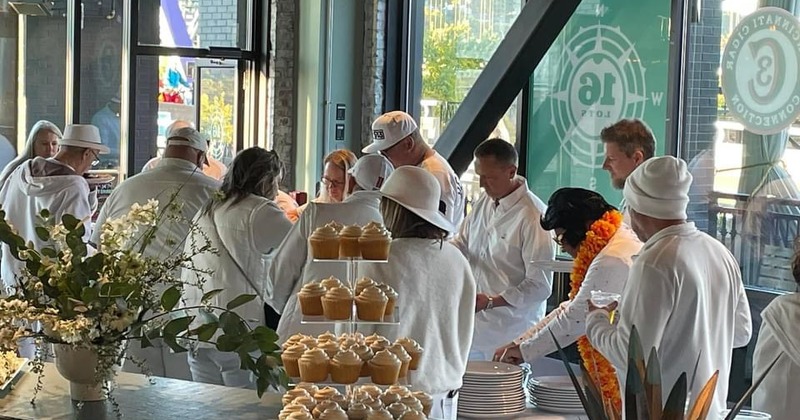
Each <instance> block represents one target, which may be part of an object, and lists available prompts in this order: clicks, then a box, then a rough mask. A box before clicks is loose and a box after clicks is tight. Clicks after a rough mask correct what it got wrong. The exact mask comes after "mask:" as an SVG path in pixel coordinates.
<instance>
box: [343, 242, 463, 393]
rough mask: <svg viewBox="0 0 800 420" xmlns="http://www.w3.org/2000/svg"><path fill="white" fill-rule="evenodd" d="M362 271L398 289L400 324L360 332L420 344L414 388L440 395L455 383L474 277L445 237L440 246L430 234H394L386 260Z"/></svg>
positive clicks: (460, 371)
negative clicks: (423, 237)
mask: <svg viewBox="0 0 800 420" xmlns="http://www.w3.org/2000/svg"><path fill="white" fill-rule="evenodd" d="M361 274H362V275H365V276H367V277H370V278H372V279H374V280H375V281H377V282H383V283H387V284H389V285H391V286H392V287H393V288H394V289H395V290H396V291H397V294H398V298H397V306H398V309H399V311H400V325H399V326H381V327H377V328H375V327H372V328H371V329H369V328H359V331H361V332H364V333H365V334H367V333H368V332H371V331H375V332H377V333H378V334H381V335H383V336H385V337H386V338H388V339H389V340H395V339H397V338H400V337H410V338H413V339H414V340H416V341H417V342H418V343H419V344H420V345H421V346H422V347H423V348H424V349H425V351H424V352H423V354H422V358H421V360H420V364H419V368H418V369H417V371H416V372H414V371H412V373H411V374H410V382H411V384H412V385H413V387H414V389H415V390H421V391H425V392H428V393H430V394H439V393H442V392H447V391H451V390H454V389H458V388H460V387H461V377H462V376H463V375H464V371H465V370H466V367H467V358H468V356H469V349H470V344H471V342H472V332H473V326H474V320H475V279H474V278H473V276H472V271H471V270H470V268H469V264H468V263H467V260H466V259H465V258H464V256H463V255H461V252H459V251H458V249H456V247H454V246H453V245H451V244H449V243H447V242H445V243H444V244H442V246H441V248H440V244H439V243H438V242H437V241H433V240H430V239H417V238H401V239H395V240H394V241H392V248H391V251H390V254H389V262H388V263H387V264H365V265H363V268H362V269H361ZM360 327H361V326H360ZM363 327H367V326H366V325H364V326H363Z"/></svg>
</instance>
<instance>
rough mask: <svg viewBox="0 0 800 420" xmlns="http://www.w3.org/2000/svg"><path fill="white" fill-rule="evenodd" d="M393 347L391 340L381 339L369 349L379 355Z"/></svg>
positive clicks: (374, 342)
mask: <svg viewBox="0 0 800 420" xmlns="http://www.w3.org/2000/svg"><path fill="white" fill-rule="evenodd" d="M391 346H392V343H391V342H390V341H389V340H387V339H385V338H383V337H381V338H380V339H378V340H375V341H373V342H372V344H370V345H369V348H370V349H372V352H373V353H377V352H379V351H381V350H386V349H388V348H389V347H391Z"/></svg>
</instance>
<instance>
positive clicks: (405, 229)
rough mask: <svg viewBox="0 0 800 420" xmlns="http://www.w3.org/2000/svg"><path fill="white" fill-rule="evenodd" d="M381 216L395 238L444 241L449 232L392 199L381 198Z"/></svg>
mask: <svg viewBox="0 0 800 420" xmlns="http://www.w3.org/2000/svg"><path fill="white" fill-rule="evenodd" d="M381 215H382V216H383V223H384V224H385V225H386V229H388V230H389V232H391V233H392V237H393V238H424V239H436V240H438V241H444V239H445V238H447V231H445V230H444V229H442V228H440V227H438V226H435V225H434V224H432V223H431V222H429V221H427V220H425V219H423V218H421V217H419V216H417V215H416V214H414V213H412V212H411V211H410V210H408V209H407V208H405V207H403V206H401V205H400V204H398V203H397V202H396V201H394V200H392V199H391V198H386V197H383V198H381Z"/></svg>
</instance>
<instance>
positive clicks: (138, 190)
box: [92, 127, 220, 380]
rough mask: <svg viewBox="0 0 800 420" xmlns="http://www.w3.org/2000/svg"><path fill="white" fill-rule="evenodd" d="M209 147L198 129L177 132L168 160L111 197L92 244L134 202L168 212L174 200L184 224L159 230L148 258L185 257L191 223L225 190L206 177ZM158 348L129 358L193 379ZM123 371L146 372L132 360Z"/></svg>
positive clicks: (178, 360) (133, 350) (180, 357)
mask: <svg viewBox="0 0 800 420" xmlns="http://www.w3.org/2000/svg"><path fill="white" fill-rule="evenodd" d="M207 147H208V142H207V141H206V137H205V136H204V135H203V134H201V133H200V132H198V131H197V130H195V129H194V128H191V127H183V128H179V129H177V130H175V131H174V132H173V133H172V134H171V135H170V137H169V138H168V139H167V148H166V150H165V151H164V158H163V159H162V160H161V162H160V163H159V164H158V166H157V167H156V168H154V169H152V170H150V171H147V172H142V173H140V174H138V175H136V176H133V177H131V178H129V179H127V180H125V181H124V182H122V183H121V184H120V185H119V186H118V187H117V188H115V189H114V192H112V193H111V196H109V197H108V200H106V202H105V204H104V205H103V208H102V210H100V215H99V216H98V218H97V225H96V226H97V229H96V230H95V232H94V234H93V235H92V241H93V242H94V243H95V244H99V243H100V234H101V233H102V226H103V223H104V222H105V221H106V220H107V219H114V218H118V217H120V216H122V215H124V214H127V213H128V211H129V210H130V208H131V206H132V205H133V204H134V203H140V204H144V203H146V202H147V200H149V199H156V200H158V202H159V207H160V208H164V207H165V206H167V205H168V204H169V203H170V202H171V200H174V203H177V204H180V209H181V219H180V220H170V221H169V222H168V223H163V224H162V225H161V226H159V229H158V232H157V233H156V236H155V237H154V238H153V240H152V243H151V244H150V245H149V246H148V247H147V248H146V249H145V252H144V253H145V255H146V256H149V257H153V258H161V257H163V256H165V255H169V254H170V253H173V252H175V251H177V252H182V251H183V248H184V241H185V240H186V237H187V235H188V232H189V225H190V222H191V220H192V219H193V218H194V216H195V214H197V211H198V210H199V209H200V208H201V207H202V206H203V205H205V204H206V203H207V202H208V201H209V200H210V199H211V196H212V194H213V193H214V191H216V190H218V189H219V187H220V183H219V181H217V180H214V179H211V178H209V177H207V176H205V175H204V174H203V172H202V169H201V168H202V165H203V163H204V162H205V159H206V149H207ZM178 275H180V273H179V274H178ZM153 345H154V347H150V348H146V349H142V348H140V347H139V346H138V344H131V346H130V347H129V348H128V355H130V356H133V357H134V358H136V359H138V360H141V361H144V363H145V366H146V367H147V368H148V369H149V370H150V371H151V373H152V374H153V375H156V376H165V377H169V378H178V379H186V380H191V379H192V377H191V374H190V372H189V365H188V363H187V361H186V355H185V354H174V353H171V352H170V349H169V347H167V346H166V345H164V344H163V343H162V342H161V340H155V341H153ZM123 369H124V370H126V371H132V372H137V373H138V372H141V371H142V370H141V369H140V368H139V367H137V366H135V365H134V364H133V363H130V362H128V361H126V365H125V366H124V368H123Z"/></svg>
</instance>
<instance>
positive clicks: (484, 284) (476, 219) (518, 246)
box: [453, 176, 556, 358]
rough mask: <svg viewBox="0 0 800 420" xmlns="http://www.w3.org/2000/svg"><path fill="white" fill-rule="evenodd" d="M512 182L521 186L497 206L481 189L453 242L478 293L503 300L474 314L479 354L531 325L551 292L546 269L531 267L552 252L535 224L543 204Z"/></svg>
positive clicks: (487, 353)
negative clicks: (468, 270) (460, 253)
mask: <svg viewBox="0 0 800 420" xmlns="http://www.w3.org/2000/svg"><path fill="white" fill-rule="evenodd" d="M517 180H518V182H521V185H520V186H519V187H518V188H517V189H516V190H514V191H513V192H511V194H509V195H507V196H506V197H503V198H502V199H500V204H499V206H497V207H495V203H494V200H493V199H492V198H490V197H489V196H488V195H486V193H483V194H482V195H481V197H480V198H479V199H478V201H477V202H476V203H475V206H474V207H473V209H472V212H471V213H470V214H469V216H468V217H467V218H466V219H465V220H464V223H462V224H461V228H460V230H459V233H458V235H457V236H456V238H455V239H454V240H453V244H454V245H455V246H457V247H458V248H459V249H460V250H461V252H462V253H463V254H464V256H466V257H467V260H468V261H469V264H470V267H472V272H473V273H474V275H475V281H476V283H477V288H478V292H479V293H486V294H488V295H491V296H493V295H500V296H502V297H503V298H504V299H505V300H506V301H507V302H508V303H509V306H504V307H495V308H494V309H490V310H486V311H481V312H478V313H477V314H476V315H475V335H474V337H473V344H472V350H473V351H479V352H481V353H483V356H484V358H491V357H492V355H493V354H494V349H496V348H497V347H498V346H500V345H503V344H505V343H508V342H510V341H511V340H513V339H515V338H517V337H518V336H519V335H520V334H522V333H523V332H525V331H526V330H528V329H529V328H531V327H532V326H534V325H536V323H538V322H539V320H540V319H542V318H543V317H544V314H545V311H546V309H547V298H548V297H549V296H550V293H551V292H552V290H553V277H552V273H551V272H549V271H547V272H546V271H544V270H542V269H541V268H539V267H536V266H534V265H533V261H537V260H552V259H554V258H555V255H556V246H555V242H553V239H552V235H551V234H550V232H548V231H546V230H544V229H542V226H541V225H540V224H539V220H540V219H541V217H542V215H543V214H544V213H545V210H546V206H545V204H544V203H543V202H542V200H540V199H539V198H538V197H536V196H535V195H534V194H533V193H532V192H531V191H530V190H528V186H527V182H526V181H525V178H522V177H519V176H518V177H517Z"/></svg>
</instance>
